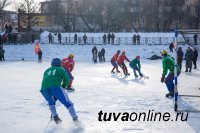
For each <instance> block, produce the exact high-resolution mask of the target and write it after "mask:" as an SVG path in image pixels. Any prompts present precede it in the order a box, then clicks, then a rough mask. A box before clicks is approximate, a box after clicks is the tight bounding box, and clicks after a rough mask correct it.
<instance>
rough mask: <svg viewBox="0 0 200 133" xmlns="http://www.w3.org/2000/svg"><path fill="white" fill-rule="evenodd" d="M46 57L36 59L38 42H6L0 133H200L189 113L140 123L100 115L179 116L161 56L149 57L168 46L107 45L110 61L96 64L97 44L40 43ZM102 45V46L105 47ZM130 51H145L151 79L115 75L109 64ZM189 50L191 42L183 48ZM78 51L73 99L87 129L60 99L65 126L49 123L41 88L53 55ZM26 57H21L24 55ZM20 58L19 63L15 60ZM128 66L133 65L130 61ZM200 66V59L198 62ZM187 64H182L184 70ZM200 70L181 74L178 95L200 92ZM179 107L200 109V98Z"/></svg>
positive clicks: (184, 100)
mask: <svg viewBox="0 0 200 133" xmlns="http://www.w3.org/2000/svg"><path fill="white" fill-rule="evenodd" d="M40 46H41V48H42V50H43V54H44V60H45V61H43V63H42V64H38V63H37V61H36V60H37V56H36V55H34V51H33V47H34V45H31V44H29V45H17V46H14V45H10V46H4V48H5V50H6V55H5V58H6V59H7V60H15V61H6V62H0V74H1V77H0V84H1V87H0V119H1V121H0V133H27V132H28V133H44V132H48V133H57V132H58V133H63V132H66V133H133V132H134V133H151V132H152V133H160V132H164V133H183V132H188V133H195V132H196V133H200V121H199V120H200V115H199V113H193V112H190V113H189V116H188V121H185V122H182V121H180V120H179V121H168V122H165V121H162V120H161V121H155V122H153V121H151V122H148V121H135V122H131V121H129V122H122V121H117V122H114V121H111V122H99V121H98V113H99V111H101V110H103V112H116V113H119V112H122V113H123V112H129V113H131V112H137V113H140V112H148V111H149V110H155V112H161V113H164V112H169V113H171V115H172V117H175V115H176V113H175V112H174V111H173V110H174V106H173V104H174V102H173V99H171V98H165V94H166V93H167V89H166V86H165V84H162V83H160V77H161V74H162V66H161V60H156V61H149V60H146V58H147V57H149V56H151V55H153V53H156V54H159V52H160V51H161V50H162V49H166V48H168V46H129V45H126V46H125V45H124V46H123V45H120V46H109V45H106V46H103V47H104V48H105V49H106V52H107V53H106V60H107V62H106V63H98V64H93V63H92V62H91V59H92V56H91V48H92V47H93V46H79V45H74V46H67V45H48V44H43V45H40ZM101 47H102V46H97V48H98V49H100V48H101ZM118 49H120V50H126V53H127V56H128V57H129V58H130V59H133V58H134V57H135V56H136V55H141V57H142V59H141V62H142V72H143V73H144V74H146V75H148V76H149V77H150V78H149V80H145V79H141V80H136V79H134V77H133V72H132V70H131V69H130V67H128V69H129V71H130V72H131V76H129V77H124V76H122V77H121V75H120V74H118V75H115V74H114V75H111V74H110V71H111V68H112V66H111V65H110V63H109V60H110V58H111V56H112V55H113V54H114V53H115V51H116V50H118ZM183 49H184V51H185V49H186V46H183ZM69 53H73V54H75V58H76V66H75V69H74V71H73V75H74V77H75V79H74V84H73V86H74V88H75V89H76V91H75V92H74V93H69V97H70V98H71V100H72V101H73V103H74V104H75V108H76V110H77V112H78V115H79V119H80V120H81V121H82V122H83V124H84V128H83V129H80V128H77V127H75V126H74V124H73V122H72V120H71V118H70V116H69V113H68V111H67V110H66V109H65V108H64V107H63V106H62V105H61V104H60V103H59V102H58V103H57V109H58V113H59V116H60V117H61V119H62V120H63V123H62V124H61V125H60V126H57V125H55V124H54V122H51V123H50V125H49V126H48V128H47V129H46V131H45V128H46V126H47V124H48V122H49V117H50V112H49V110H48V106H47V105H46V102H45V100H44V99H43V97H42V96H41V94H40V92H39V90H40V85H41V80H42V75H43V72H44V71H45V69H47V68H48V67H49V66H50V60H51V59H52V58H54V57H60V58H63V57H66V56H67V55H68V54H69ZM22 57H23V58H24V59H25V61H20V60H21V58H22ZM16 60H18V61H16ZM127 65H128V64H127ZM198 66H200V63H198ZM184 69H185V67H184V62H183V70H184ZM199 78H200V70H199V69H197V70H193V71H192V73H190V74H189V73H185V72H182V74H181V75H180V77H179V86H178V89H179V94H191V95H200V90H199V88H200V82H199ZM179 109H181V110H200V99H199V98H188V97H181V98H179Z"/></svg>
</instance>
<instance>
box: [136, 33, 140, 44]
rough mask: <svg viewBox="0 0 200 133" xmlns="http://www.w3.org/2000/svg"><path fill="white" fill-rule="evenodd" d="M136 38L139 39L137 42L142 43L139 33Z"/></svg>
mask: <svg viewBox="0 0 200 133" xmlns="http://www.w3.org/2000/svg"><path fill="white" fill-rule="evenodd" d="M136 40H137V44H138V45H140V35H139V34H138V35H137V36H136Z"/></svg>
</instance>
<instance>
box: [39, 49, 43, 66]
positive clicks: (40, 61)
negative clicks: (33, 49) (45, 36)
mask: <svg viewBox="0 0 200 133" xmlns="http://www.w3.org/2000/svg"><path fill="white" fill-rule="evenodd" d="M38 63H42V50H41V49H39V51H38Z"/></svg>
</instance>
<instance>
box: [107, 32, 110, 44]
mask: <svg viewBox="0 0 200 133" xmlns="http://www.w3.org/2000/svg"><path fill="white" fill-rule="evenodd" d="M107 38H108V44H110V39H111V34H110V32H109V33H108V37H107Z"/></svg>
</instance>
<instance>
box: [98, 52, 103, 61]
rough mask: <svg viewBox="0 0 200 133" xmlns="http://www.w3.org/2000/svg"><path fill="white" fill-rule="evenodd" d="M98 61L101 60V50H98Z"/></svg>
mask: <svg viewBox="0 0 200 133" xmlns="http://www.w3.org/2000/svg"><path fill="white" fill-rule="evenodd" d="M98 57H99V62H102V53H101V51H99V52H98Z"/></svg>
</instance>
